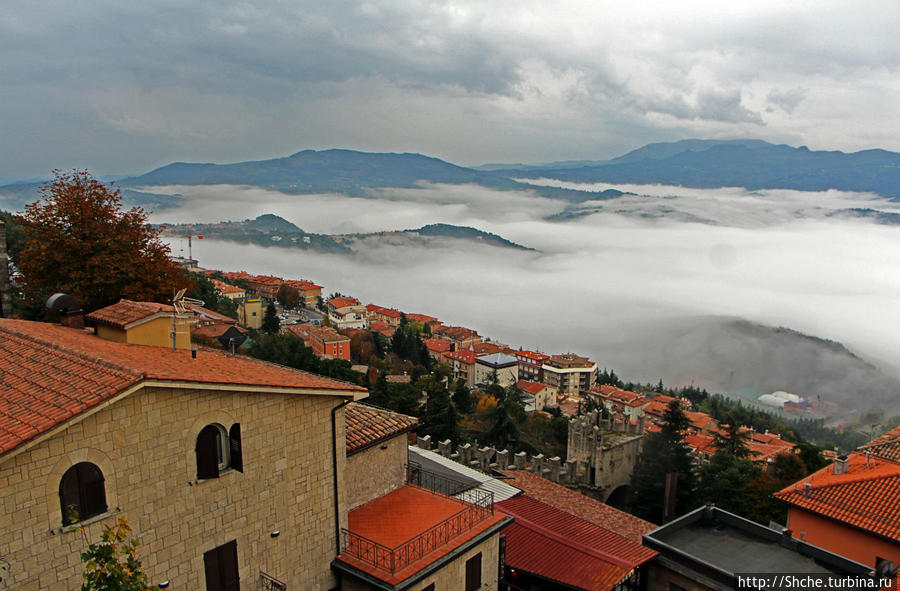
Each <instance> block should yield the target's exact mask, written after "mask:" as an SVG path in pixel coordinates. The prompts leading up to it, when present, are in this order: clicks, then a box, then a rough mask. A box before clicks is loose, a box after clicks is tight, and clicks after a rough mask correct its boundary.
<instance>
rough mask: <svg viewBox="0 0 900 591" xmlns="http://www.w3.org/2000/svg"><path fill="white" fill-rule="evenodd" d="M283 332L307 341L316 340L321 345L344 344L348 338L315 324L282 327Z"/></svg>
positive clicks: (327, 327)
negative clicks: (321, 343)
mask: <svg viewBox="0 0 900 591" xmlns="http://www.w3.org/2000/svg"><path fill="white" fill-rule="evenodd" d="M284 330H285V332H287V333H289V334H293V335H294V336H297V337H300V338H301V339H304V340H307V339H310V338H313V339H317V340H319V341H321V342H323V343H346V342H349V341H350V337H348V336H345V335H342V334H341V333H339V332H338V331H336V330H335V329H333V328H331V327H330V326H316V325H315V324H309V323H302V324H289V325H288V326H286V327H284Z"/></svg>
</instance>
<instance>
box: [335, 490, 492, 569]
mask: <svg viewBox="0 0 900 591" xmlns="http://www.w3.org/2000/svg"><path fill="white" fill-rule="evenodd" d="M448 520H450V521H448ZM504 521H508V518H507V517H506V516H505V515H502V514H500V513H494V512H493V511H492V510H491V509H490V508H482V507H476V506H475V505H471V504H469V503H466V502H464V501H461V500H459V499H454V498H453V497H447V496H444V495H441V494H437V493H434V492H432V491H430V490H428V489H424V488H420V487H418V486H414V485H411V484H407V485H406V486H403V487H401V488H399V489H397V490H395V491H393V492H390V493H388V494H386V495H384V496H383V497H378V498H377V499H375V500H374V501H370V502H369V503H366V504H365V505H362V506H360V507H357V508H356V509H353V510H352V511H350V513H349V514H348V516H347V522H348V524H347V529H348V530H349V531H350V533H351V535H350V536H348V542H347V543H346V544H345V547H344V548H343V550H342V552H341V554H339V555H338V556H337V560H338V561H340V562H343V563H344V564H347V565H349V566H352V567H354V568H355V569H357V570H360V571H363V572H364V573H366V574H368V575H371V576H373V577H375V578H377V579H379V580H381V581H384V582H385V583H387V584H389V585H396V584H398V583H400V582H402V581H404V580H406V579H408V578H409V577H411V576H413V575H414V574H416V573H417V572H419V571H420V570H422V569H423V568H425V567H426V566H428V565H430V564H432V563H434V562H435V561H437V560H438V559H440V558H441V557H442V556H445V555H447V554H448V553H450V552H451V551H453V550H454V549H456V548H458V547H459V546H461V545H463V544H464V543H466V542H468V541H469V540H471V539H472V538H474V537H475V536H477V535H478V534H480V533H482V532H486V531H487V530H489V529H490V528H491V527H492V526H498V527H502V524H501V522H504ZM442 523H444V524H445V525H447V524H454V525H456V527H455V528H453V529H452V530H450V528H448V534H449V535H450V536H452V537H449V538H448V539H445V538H440V537H439V536H427V535H426V537H423V538H420V537H419V536H420V535H421V534H427V532H429V531H435V532H436V531H437V529H438V528H439V526H441V524H442ZM433 528H434V529H433ZM352 534H355V535H356V536H362V537H363V538H366V539H367V540H369V541H371V542H375V543H377V544H380V545H381V546H382V547H383V548H379V550H380V552H379V556H378V560H379V563H380V565H381V566H382V567H383V568H379V567H376V566H375V565H373V564H371V563H370V562H367V561H364V560H362V559H361V558H360V557H362V556H365V555H366V554H365V553H366V550H367V549H371V546H369V545H368V544H365V542H364V541H360V540H359V539H358V538H356V537H355V536H353V535H352ZM417 539H418V540H417ZM407 542H409V543H407ZM417 550H421V554H419V553H418V552H416V551H417ZM370 560H371V558H370ZM390 564H394V565H395V569H394V571H393V572H391V571H390V570H389V569H388V568H387V567H388V566H389V565H390Z"/></svg>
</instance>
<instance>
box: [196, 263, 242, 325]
mask: <svg viewBox="0 0 900 591" xmlns="http://www.w3.org/2000/svg"><path fill="white" fill-rule="evenodd" d="M191 275H192V276H191V278H190V281H191V290H190V291H189V292H188V294H187V295H188V296H189V297H192V298H194V299H198V300H200V301H202V302H203V305H204V307H206V308H208V309H210V310H212V311H213V312H218V313H219V314H222V315H224V316H228V317H229V318H235V319H236V318H237V316H238V314H237V306H235V304H234V302H233V301H231V300H230V299H229V298H226V297H225V296H223V295H222V294H220V293H219V290H217V289H216V286H215V285H214V284H213V282H212V281H210V280H209V278H207V277H206V276H205V275H203V274H202V273H192V274H191Z"/></svg>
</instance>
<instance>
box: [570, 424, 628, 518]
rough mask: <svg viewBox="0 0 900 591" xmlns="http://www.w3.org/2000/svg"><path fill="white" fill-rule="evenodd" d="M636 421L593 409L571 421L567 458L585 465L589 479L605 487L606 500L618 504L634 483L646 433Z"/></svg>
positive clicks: (593, 483)
mask: <svg viewBox="0 0 900 591" xmlns="http://www.w3.org/2000/svg"><path fill="white" fill-rule="evenodd" d="M643 423H644V421H643V418H641V419H639V420H638V421H637V422H636V423H635V422H631V421H628V420H627V419H624V418H623V417H622V416H621V415H615V416H614V415H611V414H610V413H607V412H606V411H605V410H601V411H597V410H594V411H591V412H589V413H587V414H586V415H583V416H580V417H573V418H572V420H571V421H569V440H568V445H567V447H566V460H567V461H569V462H572V461H574V462H578V463H579V464H580V465H584V466H585V470H586V472H587V474H588V478H587V480H588V482H589V483H590V485H591V486H595V487H597V488H600V489H602V490H603V492H604V495H603V499H604V501H606V502H608V503H612V504H613V505H615V504H617V502H618V500H619V499H620V497H621V496H622V495H624V494H625V493H626V492H627V490H628V488H629V487H630V486H631V474H632V473H633V472H634V465H635V464H636V463H637V459H638V455H639V454H640V450H641V440H642V439H643V433H644V424H643Z"/></svg>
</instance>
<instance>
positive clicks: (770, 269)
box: [151, 181, 900, 411]
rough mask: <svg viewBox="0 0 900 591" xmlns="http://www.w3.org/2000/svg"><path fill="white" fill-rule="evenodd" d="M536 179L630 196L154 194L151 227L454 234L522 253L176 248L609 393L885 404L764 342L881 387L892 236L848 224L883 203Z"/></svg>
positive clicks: (874, 390) (897, 249) (888, 398)
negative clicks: (443, 331)
mask: <svg viewBox="0 0 900 591" xmlns="http://www.w3.org/2000/svg"><path fill="white" fill-rule="evenodd" d="M544 184H548V185H554V186H563V187H568V188H577V189H581V190H598V191H599V190H603V189H607V188H617V189H619V190H623V191H629V192H632V193H634V194H626V195H624V196H622V197H620V198H618V199H610V200H598V201H587V202H583V203H567V202H566V201H562V200H555V199H548V198H542V197H537V196H535V195H534V194H532V193H530V192H528V191H521V192H515V191H497V190H492V189H487V188H484V187H481V186H475V185H423V186H422V187H421V188H418V189H380V190H376V191H372V192H371V193H370V194H369V196H368V197H366V198H351V197H347V196H345V195H340V194H320V195H286V194H282V193H278V192H274V191H266V190H263V189H259V188H253V187H236V186H228V185H215V186H170V187H159V186H155V187H153V191H155V192H157V193H178V194H181V195H182V196H184V199H183V201H182V204H181V206H180V207H178V208H172V209H165V210H161V211H159V212H155V213H153V214H152V216H151V221H152V222H154V223H163V222H169V223H179V222H217V221H220V220H241V219H246V218H253V217H256V216H258V215H260V214H264V213H274V214H277V215H279V216H281V217H284V218H285V219H287V220H289V221H290V222H293V223H294V224H296V225H297V226H299V227H300V228H302V229H303V230H305V231H307V232H316V233H329V234H336V233H355V232H377V231H385V230H400V229H406V228H416V227H419V226H422V225H425V224H431V223H436V222H443V223H448V224H456V225H463V226H472V227H475V228H478V229H480V230H485V231H488V232H492V233H495V234H499V235H500V236H502V237H504V238H506V239H508V240H511V241H513V242H516V243H518V244H522V245H524V246H527V247H530V248H533V249H535V250H533V251H526V250H517V249H510V248H497V247H489V246H485V245H483V244H479V243H478V242H474V241H464V240H453V239H445V240H443V241H441V242H439V243H438V244H436V245H433V246H431V247H427V248H422V247H415V248H412V247H409V246H406V245H404V244H403V243H387V242H385V243H383V244H378V243H375V244H376V245H375V246H374V247H372V248H368V249H367V250H364V251H360V252H357V253H354V254H351V255H347V254H344V255H335V254H319V253H316V252H312V251H303V250H299V249H289V248H279V247H274V246H273V247H270V248H266V247H262V246H252V245H243V244H236V243H228V242H223V241H213V240H195V241H194V242H193V254H194V257H195V258H197V259H199V262H200V265H201V266H203V267H207V268H217V269H223V270H246V271H248V272H252V273H270V274H276V275H283V276H286V277H304V278H308V279H312V280H314V281H316V282H318V283H320V284H322V285H324V286H325V290H324V291H325V293H331V292H335V291H339V292H342V293H345V294H351V295H354V296H356V297H358V298H359V299H360V300H362V301H363V302H364V303H369V302H374V303H377V304H379V305H383V306H391V307H396V308H399V309H401V310H405V311H410V312H422V313H427V314H431V315H435V316H438V317H439V318H440V319H441V320H442V321H444V322H445V323H449V324H460V325H464V326H469V327H472V328H475V329H477V330H478V331H479V332H480V333H481V334H482V335H485V336H488V337H491V338H492V339H494V340H500V341H503V342H505V343H508V344H510V345H512V346H515V347H518V346H523V347H527V348H535V349H540V350H543V351H545V352H548V353H557V352H564V351H572V352H576V353H579V354H583V355H588V356H590V357H591V358H592V359H594V360H596V361H598V363H599V364H600V366H601V367H607V368H614V369H615V370H616V372H617V373H618V374H619V375H620V376H622V377H623V378H625V379H627V380H635V381H637V380H640V381H656V380H658V379H660V378H662V379H663V380H664V381H665V382H666V383H667V384H673V385H675V384H678V385H686V384H690V383H692V382H693V383H695V384H697V385H700V386H704V387H707V388H710V389H711V390H715V391H730V392H737V393H742V392H743V393H746V392H750V393H756V392H759V393H761V392H764V391H771V390H775V389H784V390H789V391H794V392H797V393H798V394H801V395H803V396H814V395H816V394H821V395H822V396H823V397H826V396H827V397H829V398H830V399H839V400H840V403H841V404H842V405H843V406H845V407H846V408H847V409H848V410H849V409H853V408H858V409H859V410H869V409H872V408H880V407H881V406H882V405H891V404H893V405H896V402H895V401H896V400H897V398H896V394H897V392H896V391H893V388H894V387H895V386H896V383H894V382H893V378H892V377H891V378H888V377H887V376H881V374H880V373H879V372H878V371H877V370H875V369H874V368H868V366H867V365H866V363H864V362H863V361H860V360H854V358H853V357H852V356H851V355H848V354H847V353H846V351H837V350H835V348H834V347H831V346H830V345H829V344H828V343H816V342H813V343H811V342H810V341H809V340H805V339H804V338H803V337H802V335H798V334H794V333H790V332H785V331H778V330H775V328H776V327H785V328H788V329H792V330H794V331H799V332H800V333H804V334H805V335H811V336H815V337H819V338H821V339H829V340H833V341H838V342H840V343H842V344H843V345H845V346H846V347H847V348H848V349H850V351H852V352H853V353H855V354H857V355H859V356H860V357H862V358H864V359H865V361H868V362H871V363H873V364H875V365H876V366H878V368H879V369H880V370H883V371H884V372H885V373H886V374H889V375H890V376H895V375H896V374H897V373H898V372H897V370H896V367H895V351H898V350H900V333H898V331H896V330H894V327H897V326H900V299H898V296H900V226H892V225H886V224H879V223H877V222H876V221H874V220H873V219H867V218H857V217H853V216H854V214H852V212H854V211H856V212H858V211H869V212H884V213H886V214H888V215H890V214H894V213H897V212H900V208H898V204H895V203H893V202H890V201H888V200H886V199H883V198H880V197H876V196H873V195H869V194H857V193H845V192H838V191H828V192H821V193H815V192H801V191H788V190H766V191H753V192H749V191H746V190H743V189H736V188H726V189H686V188H682V187H664V186H658V185H652V186H649V185H643V186H621V185H619V186H615V187H611V186H609V185H599V184H598V185H590V186H588V185H573V184H569V183H560V182H558V181H546V182H545V183H544ZM848 212H851V213H848ZM169 240H170V243H171V246H172V250H173V253H174V254H185V255H186V254H187V244H186V243H185V242H184V241H183V240H181V239H169ZM371 244H372V243H370V242H367V245H371ZM745 321H746V322H745ZM758 325H762V326H758ZM870 369H871V370H870ZM873 376H875V377H873ZM882 378H883V379H882ZM887 410H890V409H887ZM893 410H894V411H896V410H897V409H896V408H894V409H893Z"/></svg>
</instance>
